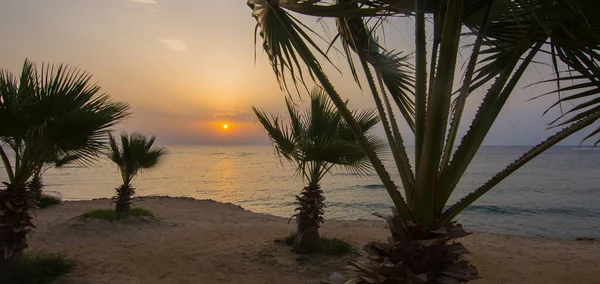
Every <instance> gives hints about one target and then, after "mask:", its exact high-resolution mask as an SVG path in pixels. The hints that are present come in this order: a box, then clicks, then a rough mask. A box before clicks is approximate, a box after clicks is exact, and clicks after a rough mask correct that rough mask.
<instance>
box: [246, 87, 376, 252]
mask: <svg viewBox="0 0 600 284" xmlns="http://www.w3.org/2000/svg"><path fill="white" fill-rule="evenodd" d="M286 103H287V109H288V113H289V119H290V120H289V124H285V123H284V122H282V121H281V119H280V118H279V117H276V116H274V117H273V118H272V119H270V118H269V117H268V116H267V115H266V114H265V113H264V112H263V111H260V110H258V109H257V108H252V109H253V110H254V113H255V114H256V116H257V117H258V121H259V122H260V123H261V124H262V125H263V127H264V128H265V129H266V130H267V133H268V134H269V137H270V138H271V141H272V142H273V144H274V145H275V148H276V149H277V152H278V153H279V154H280V156H281V157H283V158H285V159H286V160H288V161H289V162H291V163H293V164H294V165H295V166H296V171H297V174H299V175H302V177H303V178H305V179H306V181H307V182H308V185H307V186H305V187H304V188H303V189H302V192H301V193H300V195H297V196H296V201H297V202H298V205H299V207H298V208H297V209H296V210H297V211H298V213H297V214H296V215H294V217H296V223H297V225H298V226H297V232H296V237H295V238H294V243H293V246H294V250H295V251H296V252H298V253H308V252H315V251H320V250H321V241H320V237H319V227H320V223H322V222H323V213H324V211H323V209H324V207H325V205H324V203H323V201H324V200H325V197H324V196H323V191H322V190H321V186H320V182H321V179H322V178H323V177H324V176H325V175H326V174H327V173H328V172H329V171H330V170H331V169H332V167H333V166H342V167H344V168H346V169H348V170H351V171H354V172H356V173H359V174H360V173H363V172H365V171H367V170H369V168H370V165H369V160H368V158H367V156H366V153H365V151H364V150H363V149H362V147H361V146H360V144H359V143H358V141H357V140H356V138H355V137H354V135H353V134H352V132H351V131H350V128H349V127H348V125H347V124H346V122H345V121H344V120H343V119H342V117H341V116H340V114H339V112H338V111H337V110H336V109H335V107H334V106H333V105H332V104H331V102H330V101H329V99H328V98H327V96H326V94H325V93H323V91H322V90H321V89H314V90H313V91H312V92H311V95H310V111H308V110H307V111H306V112H304V113H302V114H301V113H300V112H299V111H298V109H297V108H296V107H295V105H294V103H293V102H292V101H291V100H290V99H289V98H286ZM354 116H355V117H356V118H357V123H358V125H359V127H360V129H361V130H362V131H363V132H368V131H369V130H370V129H371V128H372V127H373V126H375V125H376V124H377V123H379V118H378V117H377V115H376V113H375V111H372V110H364V111H361V112H354ZM367 139H368V142H369V143H370V145H372V146H373V147H375V148H379V147H381V146H382V145H383V144H382V143H380V142H379V141H378V139H377V138H376V137H375V136H372V135H367Z"/></svg>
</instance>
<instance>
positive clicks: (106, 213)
mask: <svg viewBox="0 0 600 284" xmlns="http://www.w3.org/2000/svg"><path fill="white" fill-rule="evenodd" d="M81 216H82V217H84V218H94V219H102V220H106V221H118V220H122V219H127V218H131V217H138V216H154V214H152V212H151V211H150V210H147V209H143V208H133V209H131V210H129V211H127V212H116V211H115V210H113V209H96V210H92V211H89V212H85V213H83V214H82V215H81Z"/></svg>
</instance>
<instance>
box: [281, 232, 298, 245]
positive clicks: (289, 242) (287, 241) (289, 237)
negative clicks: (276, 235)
mask: <svg viewBox="0 0 600 284" xmlns="http://www.w3.org/2000/svg"><path fill="white" fill-rule="evenodd" d="M295 238H296V233H290V234H289V235H287V236H285V237H284V238H283V239H281V241H282V242H283V243H284V244H286V245H288V246H291V245H293V244H294V239H295Z"/></svg>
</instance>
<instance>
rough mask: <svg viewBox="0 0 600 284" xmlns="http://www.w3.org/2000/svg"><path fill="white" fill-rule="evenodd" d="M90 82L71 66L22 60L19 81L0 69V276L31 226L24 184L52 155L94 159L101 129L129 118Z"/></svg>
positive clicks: (14, 263)
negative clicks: (2, 174)
mask: <svg viewBox="0 0 600 284" xmlns="http://www.w3.org/2000/svg"><path fill="white" fill-rule="evenodd" d="M90 79H91V76H90V75H89V74H88V73H86V72H83V71H79V70H78V69H75V68H70V67H68V66H64V65H59V66H53V65H42V67H41V68H39V69H38V68H36V66H35V65H33V64H32V63H31V62H29V61H27V60H26V61H25V63H24V65H23V70H22V71H21V75H20V77H19V78H17V77H16V76H15V75H13V74H12V73H11V72H9V71H7V70H1V71H0V141H1V142H2V145H1V147H0V157H1V158H2V162H3V164H4V168H5V169H6V172H7V176H8V181H7V182H4V183H3V184H4V187H3V188H1V189H0V212H2V214H0V277H2V275H3V274H10V273H12V272H13V271H14V269H15V268H16V267H18V266H19V265H20V259H21V257H22V255H23V250H24V249H25V248H26V247H27V234H28V233H30V232H31V231H32V229H33V227H34V226H33V224H32V217H31V215H30V213H29V209H30V208H31V207H32V206H33V202H32V200H31V197H30V193H29V192H28V191H27V188H26V183H27V180H29V179H30V178H31V177H32V175H34V174H35V173H36V172H37V171H39V169H40V168H42V167H43V165H44V164H45V163H47V162H48V157H52V156H56V153H63V154H64V155H67V156H79V157H82V159H83V161H89V160H90V159H93V158H94V157H96V156H97V152H98V151H99V150H100V149H102V148H103V147H104V146H105V145H106V131H107V130H108V129H109V128H110V127H112V126H114V125H116V124H117V123H118V122H119V121H121V120H122V119H123V118H125V117H126V116H127V115H128V113H127V110H128V109H129V106H128V105H127V104H126V103H122V102H111V101H110V100H109V96H108V95H106V94H100V93H99V91H100V88H99V87H98V86H97V85H94V84H91V83H90ZM8 151H10V152H8ZM9 154H11V156H10V157H9Z"/></svg>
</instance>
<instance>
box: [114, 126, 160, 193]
mask: <svg viewBox="0 0 600 284" xmlns="http://www.w3.org/2000/svg"><path fill="white" fill-rule="evenodd" d="M109 140H110V149H109V152H108V158H109V159H110V160H111V161H113V162H114V163H115V164H117V167H118V168H119V171H120V172H121V177H122V178H123V183H124V184H129V183H131V180H132V179H133V177H135V176H136V175H137V174H138V173H139V172H141V171H148V170H151V169H153V168H154V167H156V165H157V164H158V163H159V162H160V160H161V158H162V157H163V156H164V155H165V154H166V153H167V151H166V149H165V148H162V147H156V146H155V145H154V141H155V140H156V136H152V137H151V138H150V139H148V138H146V136H144V135H142V134H139V133H133V134H131V135H130V136H128V135H127V134H125V133H123V134H121V147H120V148H119V146H118V145H117V142H116V140H115V138H114V137H113V136H112V135H109Z"/></svg>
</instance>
